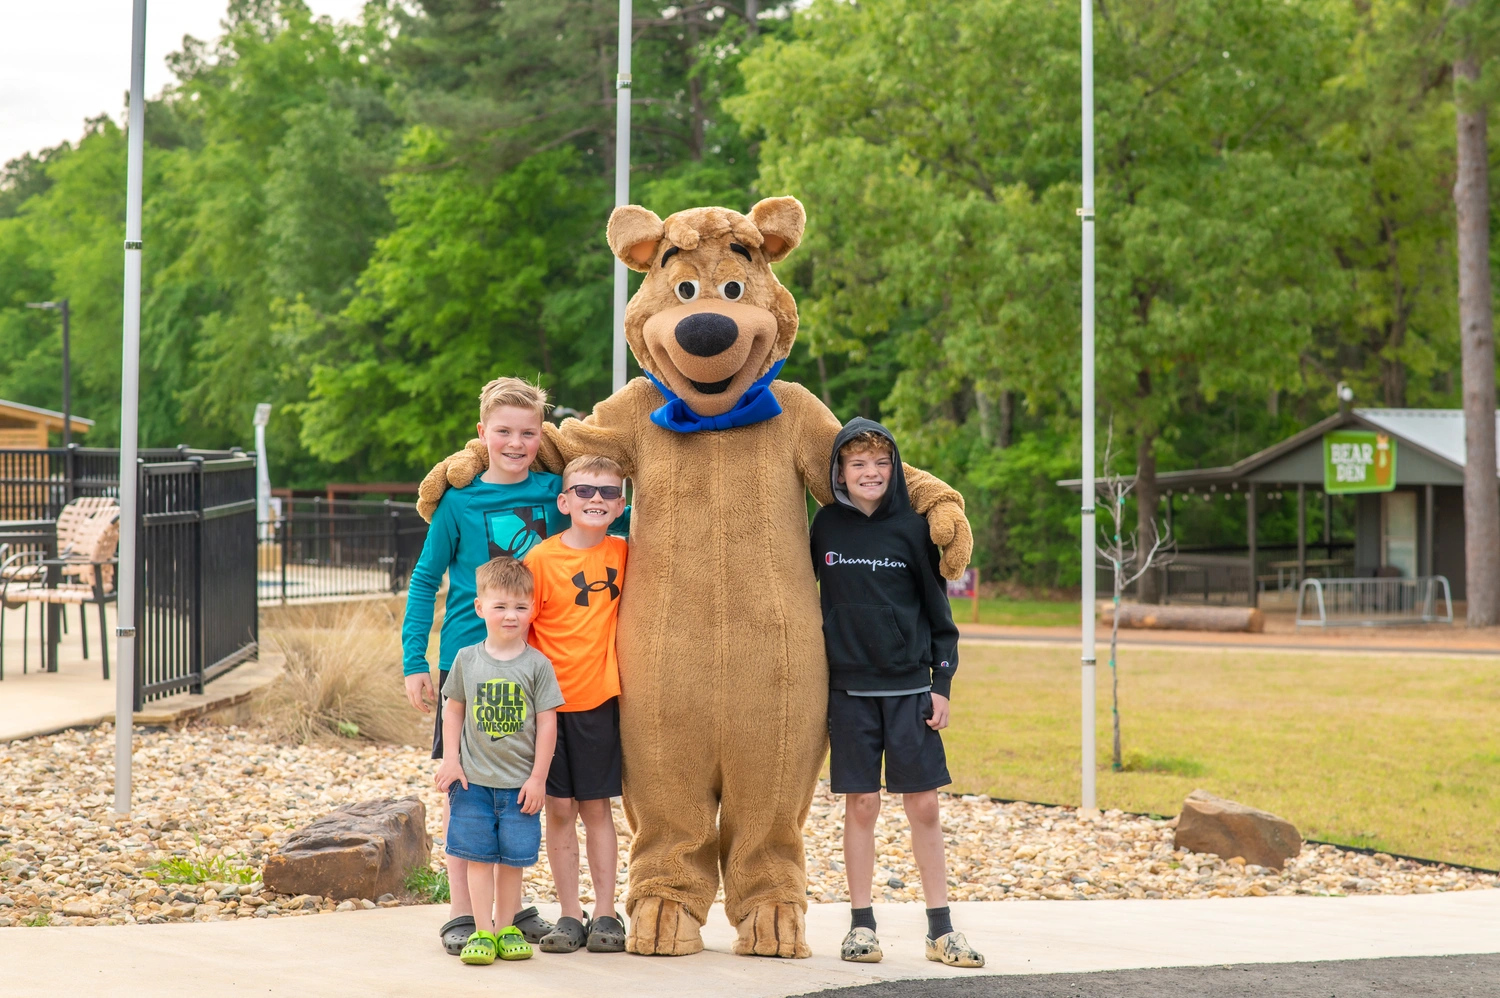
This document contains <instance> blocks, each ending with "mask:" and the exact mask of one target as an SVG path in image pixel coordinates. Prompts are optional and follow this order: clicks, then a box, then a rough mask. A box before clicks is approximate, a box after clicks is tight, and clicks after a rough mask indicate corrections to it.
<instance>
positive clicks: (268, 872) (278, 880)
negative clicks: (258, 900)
mask: <svg viewBox="0 0 1500 998" xmlns="http://www.w3.org/2000/svg"><path fill="white" fill-rule="evenodd" d="M426 824H427V811H426V809H425V808H424V807H423V806H422V802H421V800H419V799H418V798H416V797H402V798H400V799H398V800H371V801H360V802H359V803H356V804H346V805H344V806H343V807H340V808H336V809H334V810H333V811H332V812H330V813H328V814H326V815H324V816H323V817H321V818H319V819H317V820H316V821H314V822H312V824H310V825H307V826H305V827H303V828H299V829H297V830H296V831H294V832H293V833H292V834H291V835H289V836H288V837H287V840H286V842H285V844H284V845H282V847H281V848H280V850H278V851H277V852H276V853H274V854H273V855H272V856H271V857H270V858H269V859H267V860H266V865H265V870H264V873H263V876H262V879H263V880H264V881H265V884H266V887H267V889H269V890H272V891H275V892H276V893H278V894H317V895H320V896H323V897H331V898H371V897H379V896H380V895H382V894H387V893H394V892H396V891H399V890H401V888H402V885H403V884H404V883H405V881H406V876H407V874H409V873H410V872H411V871H412V870H413V869H415V868H417V867H419V866H425V865H426V864H427V863H428V862H430V860H431V855H432V838H431V837H430V836H429V835H428V834H427V829H426Z"/></svg>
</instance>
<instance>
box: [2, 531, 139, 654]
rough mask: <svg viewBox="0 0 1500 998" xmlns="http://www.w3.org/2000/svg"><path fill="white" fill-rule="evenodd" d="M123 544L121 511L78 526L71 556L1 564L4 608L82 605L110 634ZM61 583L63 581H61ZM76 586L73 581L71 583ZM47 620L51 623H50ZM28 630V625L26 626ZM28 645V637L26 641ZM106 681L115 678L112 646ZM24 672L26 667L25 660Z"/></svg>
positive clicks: (22, 555)
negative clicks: (108, 613)
mask: <svg viewBox="0 0 1500 998" xmlns="http://www.w3.org/2000/svg"><path fill="white" fill-rule="evenodd" d="M119 543H120V514H119V510H118V508H115V509H100V510H97V511H96V512H95V514H94V515H92V516H89V517H88V518H87V519H85V520H84V521H83V522H81V523H80V524H78V525H77V528H76V531H75V533H74V537H73V542H72V544H71V552H72V553H70V554H69V555H67V556H66V557H58V558H49V557H47V553H46V552H45V551H34V550H33V551H23V552H19V553H17V554H14V555H12V556H11V557H9V558H7V559H6V560H5V561H4V562H3V563H0V605H6V604H14V603H20V604H22V605H23V606H25V605H29V604H31V603H37V604H40V605H42V606H49V605H56V606H68V605H76V606H78V608H79V619H80V621H81V620H83V619H84V614H83V604H85V603H93V604H96V605H97V606H98V607H99V633H100V635H101V638H103V637H104V636H105V635H107V634H108V623H107V620H106V617H105V610H104V607H105V604H106V603H113V602H115V600H116V595H115V586H114V581H115V565H116V564H117V559H116V557H115V552H116V550H117V548H118V547H119ZM59 579H61V580H62V581H58V580H59ZM70 579H71V580H72V581H67V580H70ZM44 619H45V618H44ZM4 626H5V625H4V618H3V617H0V679H3V678H4V677H5V671H4V668H5V663H4V658H3V655H4V651H3V648H4V638H5V634H4ZM22 626H23V627H24V626H26V625H25V623H24V621H23V625H22ZM22 640H23V641H24V640H25V639H24V638H23V639H22ZM87 641H88V632H87V629H86V628H85V630H84V657H85V658H87V657H88V645H87ZM99 644H100V648H101V651H102V655H103V659H104V678H105V679H108V678H109V641H108V640H107V639H104V640H101V641H100V643H99ZM22 668H23V669H24V668H25V664H24V660H23V665H22Z"/></svg>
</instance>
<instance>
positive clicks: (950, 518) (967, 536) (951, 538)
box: [927, 501, 974, 579]
mask: <svg viewBox="0 0 1500 998" xmlns="http://www.w3.org/2000/svg"><path fill="white" fill-rule="evenodd" d="M927 531H928V536H930V537H931V538H932V543H934V544H936V545H937V546H938V547H939V548H941V549H942V552H943V558H942V561H941V562H940V563H939V565H938V570H939V571H940V572H941V573H942V575H943V578H945V579H960V578H963V574H964V569H965V568H968V567H969V556H970V555H972V554H973V553H974V531H973V530H971V529H970V528H969V518H968V517H967V516H965V515H964V508H963V505H962V504H960V503H956V502H948V501H941V502H938V503H936V504H935V505H933V507H932V508H931V509H929V510H928V511H927Z"/></svg>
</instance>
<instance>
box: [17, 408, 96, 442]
mask: <svg viewBox="0 0 1500 998" xmlns="http://www.w3.org/2000/svg"><path fill="white" fill-rule="evenodd" d="M71 422H72V424H73V432H74V433H87V432H88V431H89V430H91V429H93V426H94V421H93V420H92V419H84V418H83V417H82V416H73V417H72V420H71ZM62 428H63V414H62V413H60V412H54V411H53V410H51V409H38V408H37V407H36V406H34V405H22V404H21V403H19V402H7V401H6V400H5V399H0V448H6V449H11V448H23V447H24V448H31V447H35V448H43V447H46V446H47V434H48V432H49V431H56V432H58V433H61V432H62Z"/></svg>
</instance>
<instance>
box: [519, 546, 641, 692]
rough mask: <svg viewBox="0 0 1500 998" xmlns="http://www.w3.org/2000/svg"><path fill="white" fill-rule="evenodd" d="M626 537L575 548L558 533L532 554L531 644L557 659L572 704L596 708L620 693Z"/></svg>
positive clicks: (559, 678)
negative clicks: (618, 629)
mask: <svg viewBox="0 0 1500 998" xmlns="http://www.w3.org/2000/svg"><path fill="white" fill-rule="evenodd" d="M626 548H627V545H626V543H625V538H623V537H614V536H611V535H606V536H605V538H604V541H603V542H602V543H600V544H597V545H595V546H594V547H591V548H582V549H580V548H570V547H568V546H567V545H566V544H564V543H563V542H562V535H561V534H555V535H553V536H552V537H549V538H547V539H546V540H544V541H542V542H541V543H539V544H537V545H535V546H534V547H532V549H531V550H530V551H528V552H527V553H526V567H527V568H529V569H531V574H532V576H533V578H535V579H536V615H535V616H534V617H533V618H532V620H531V644H532V646H533V647H535V648H536V649H537V650H538V651H540V652H541V653H542V654H543V655H546V656H547V657H548V658H549V659H551V660H552V671H553V672H555V673H557V685H558V686H559V687H561V688H562V695H563V699H564V700H566V701H567V703H565V704H563V705H562V706H561V707H559V708H557V709H558V710H560V711H575V710H592V709H593V708H595V707H597V706H599V705H600V704H601V703H603V702H604V701H606V700H608V699H609V698H610V697H617V696H619V695H620V660H619V659H618V658H617V657H616V655H615V622H616V620H617V619H618V611H619V609H620V587H621V586H622V585H624V583H625V553H626Z"/></svg>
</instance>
